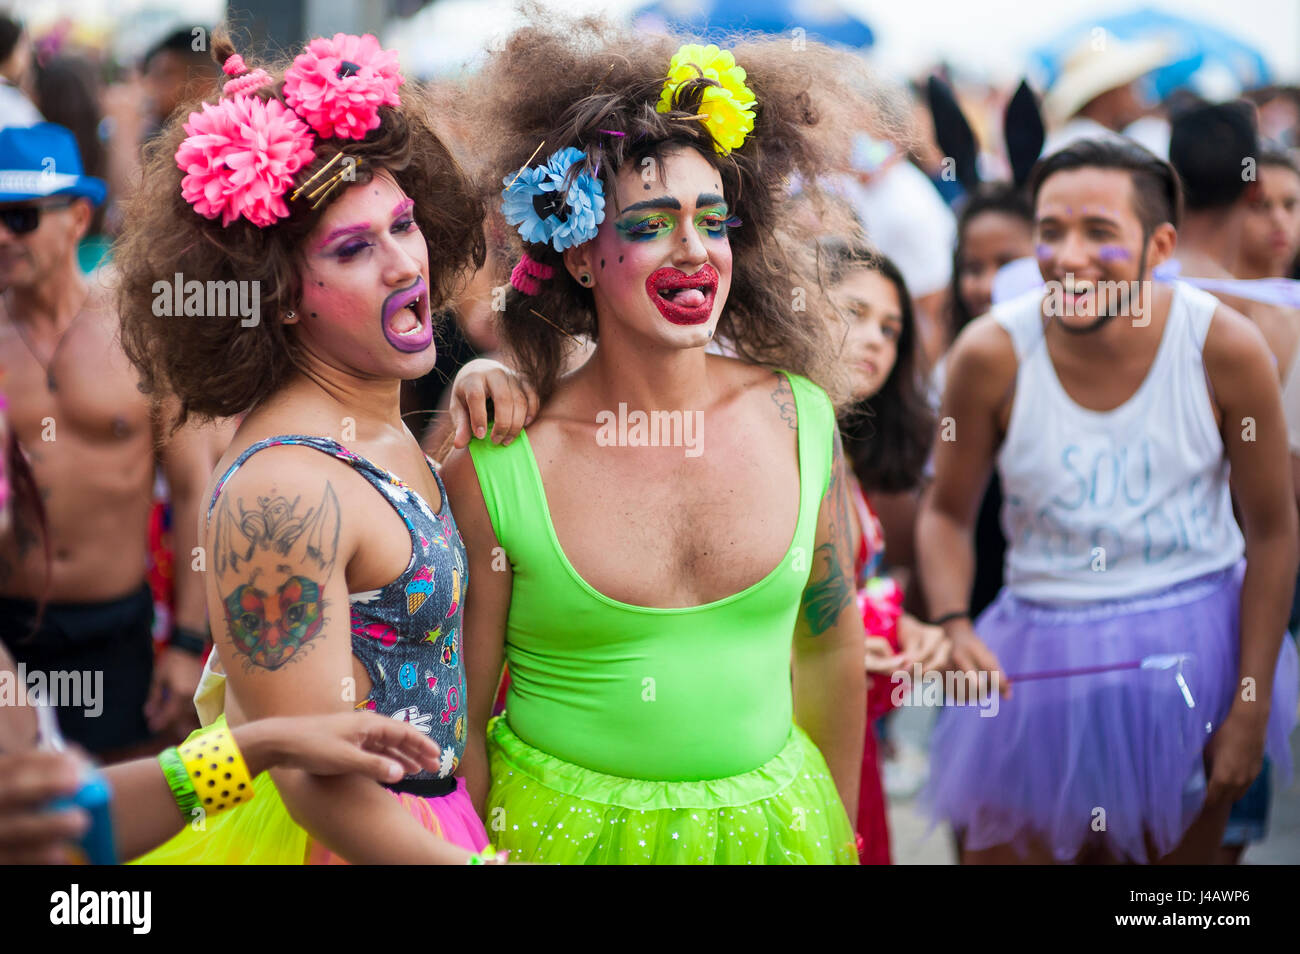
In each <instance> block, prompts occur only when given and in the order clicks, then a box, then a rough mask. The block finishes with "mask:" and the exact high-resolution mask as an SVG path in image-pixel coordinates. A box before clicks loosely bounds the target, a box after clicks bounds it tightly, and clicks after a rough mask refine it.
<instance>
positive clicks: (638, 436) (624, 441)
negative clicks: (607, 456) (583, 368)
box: [596, 401, 704, 457]
mask: <svg viewBox="0 0 1300 954" xmlns="http://www.w3.org/2000/svg"><path fill="white" fill-rule="evenodd" d="M596 423H597V424H598V425H599V426H600V429H599V430H597V431H596V443H597V444H598V445H600V446H601V447H684V448H686V456H687V457H699V456H700V455H701V454H703V453H704V412H703V411H629V410H628V409H627V404H626V403H624V402H622V401H620V402H619V405H618V412H617V413H615V412H614V411H597V412H596Z"/></svg>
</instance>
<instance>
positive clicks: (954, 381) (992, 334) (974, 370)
mask: <svg viewBox="0 0 1300 954" xmlns="http://www.w3.org/2000/svg"><path fill="white" fill-rule="evenodd" d="M1016 367H1017V362H1016V349H1015V346H1014V345H1013V344H1012V341H1011V335H1010V333H1009V332H1008V331H1007V330H1006V329H1005V328H1003V327H1002V326H1001V325H1000V324H998V322H997V321H996V320H995V319H994V318H993V316H992V315H991V314H990V315H984V316H983V317H981V318H977V319H975V320H974V321H972V322H971V323H970V324H969V325H967V326H966V327H965V328H964V329H963V330H962V332H961V334H960V335H958V336H957V340H956V341H954V342H953V345H952V349H951V350H950V351H949V352H948V373H947V391H948V392H949V393H950V394H959V395H961V396H962V397H963V398H964V399H972V400H986V401H990V402H994V403H996V402H998V401H1000V400H1001V399H1002V397H1003V395H1005V394H1006V392H1007V389H1008V388H1010V387H1011V386H1012V385H1014V384H1015V380H1016ZM945 397H946V396H945Z"/></svg>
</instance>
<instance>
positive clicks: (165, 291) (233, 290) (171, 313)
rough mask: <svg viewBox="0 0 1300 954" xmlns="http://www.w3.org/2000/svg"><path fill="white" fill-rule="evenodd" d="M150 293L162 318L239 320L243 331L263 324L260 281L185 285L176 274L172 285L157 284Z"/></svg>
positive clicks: (187, 283)
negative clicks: (260, 323)
mask: <svg viewBox="0 0 1300 954" xmlns="http://www.w3.org/2000/svg"><path fill="white" fill-rule="evenodd" d="M151 291H153V296H154V297H153V313H154V314H155V315H157V316H158V317H159V318H180V317H187V318H239V319H241V320H240V322H239V324H240V326H241V327H243V328H256V327H257V325H258V323H259V322H260V321H261V320H262V303H261V299H262V283H261V282H260V281H248V282H242V281H234V280H231V281H228V282H220V281H206V282H201V281H199V280H198V279H190V280H189V281H186V280H185V276H184V275H183V274H181V273H180V272H177V273H176V274H175V275H174V276H173V277H172V279H171V281H167V280H165V279H164V280H162V281H156V282H154V283H153V288H152V289H151Z"/></svg>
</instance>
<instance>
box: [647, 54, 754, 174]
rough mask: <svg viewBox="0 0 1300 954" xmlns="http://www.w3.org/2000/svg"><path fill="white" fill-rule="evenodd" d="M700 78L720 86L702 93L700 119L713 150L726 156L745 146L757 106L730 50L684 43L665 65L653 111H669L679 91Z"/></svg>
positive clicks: (752, 126) (711, 87)
mask: <svg viewBox="0 0 1300 954" xmlns="http://www.w3.org/2000/svg"><path fill="white" fill-rule="evenodd" d="M701 77H702V78H704V79H710V80H713V81H714V82H716V83H718V84H719V85H717V86H710V87H708V88H707V89H706V90H705V91H704V96H703V97H702V99H701V101H700V114H699V118H700V119H701V120H702V121H703V122H704V126H705V128H706V129H708V130H709V132H710V133H711V134H712V135H713V148H714V149H716V150H717V151H718V152H719V153H721V154H722V155H724V156H725V155H727V153H729V152H731V150H733V149H739V148H740V147H741V146H742V145H744V142H745V137H746V136H748V135H749V134H750V133H751V132H753V131H754V107H755V106H756V105H757V104H758V102H757V100H756V99H755V98H754V93H753V91H752V90H750V88H749V87H748V86H746V85H745V71H744V70H743V69H741V68H740V67H739V66H737V65H736V58H735V57H734V56H732V55H731V52H730V51H729V50H721V49H718V47H717V46H716V45H714V44H712V43H710V44H709V45H708V46H701V45H700V44H699V43H687V44H686V45H685V46H683V47H682V48H681V49H679V50H678V51H677V52H676V53H674V54H673V59H672V62H671V63H670V64H669V66H668V80H667V81H666V82H665V83H664V90H663V93H662V94H661V95H660V96H659V104H658V105H657V106H656V107H655V109H656V110H657V111H658V112H661V113H666V112H669V111H670V110H671V109H672V103H673V96H674V95H675V94H676V92H677V90H678V88H679V87H681V86H682V84H684V83H688V82H690V81H691V80H693V79H699V78H701Z"/></svg>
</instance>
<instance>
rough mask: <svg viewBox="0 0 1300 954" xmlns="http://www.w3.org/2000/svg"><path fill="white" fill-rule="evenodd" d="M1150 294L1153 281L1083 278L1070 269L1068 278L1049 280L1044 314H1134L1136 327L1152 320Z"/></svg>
mask: <svg viewBox="0 0 1300 954" xmlns="http://www.w3.org/2000/svg"><path fill="white" fill-rule="evenodd" d="M1067 296H1069V297H1067ZM1150 297H1151V283H1150V282H1142V281H1128V282H1112V281H1100V282H1082V281H1078V280H1076V279H1075V277H1074V275H1073V274H1071V273H1069V272H1067V273H1066V275H1065V281H1063V282H1058V281H1055V280H1053V281H1049V282H1047V283H1046V294H1045V295H1044V297H1043V314H1044V315H1046V316H1047V317H1048V318H1073V317H1075V316H1076V315H1079V314H1085V315H1095V316H1097V317H1101V316H1102V315H1110V316H1112V317H1116V318H1119V317H1124V318H1132V319H1133V325H1134V326H1135V327H1138V328H1145V327H1146V326H1147V325H1149V324H1150V323H1151V314H1150V312H1149V310H1148V309H1147V306H1146V303H1147V302H1148V301H1150Z"/></svg>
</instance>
